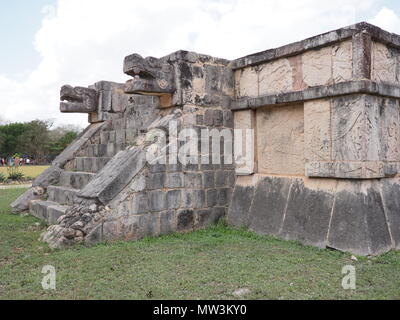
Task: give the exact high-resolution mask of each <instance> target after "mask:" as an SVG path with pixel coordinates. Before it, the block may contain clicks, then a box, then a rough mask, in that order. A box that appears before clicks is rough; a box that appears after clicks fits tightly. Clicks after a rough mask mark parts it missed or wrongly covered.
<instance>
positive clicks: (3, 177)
mask: <svg viewBox="0 0 400 320" xmlns="http://www.w3.org/2000/svg"><path fill="white" fill-rule="evenodd" d="M6 180H7V178H6V176H5V175H4V173H2V172H0V183H1V182H6Z"/></svg>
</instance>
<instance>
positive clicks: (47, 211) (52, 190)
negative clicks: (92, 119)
mask: <svg viewBox="0 0 400 320" xmlns="http://www.w3.org/2000/svg"><path fill="white" fill-rule="evenodd" d="M108 122H109V123H110V125H109V126H108V127H111V128H106V129H104V130H102V131H100V132H99V133H98V134H97V135H96V136H95V137H93V138H92V139H91V141H90V143H89V144H87V145H86V147H85V148H84V149H83V150H81V151H80V152H79V154H78V156H77V157H75V158H74V159H73V160H72V161H70V163H69V164H68V165H66V166H65V169H64V170H63V171H62V172H61V174H60V179H59V183H58V184H56V185H49V186H48V187H47V199H46V200H32V201H30V204H29V209H30V213H31V214H32V215H34V216H36V217H38V218H40V219H42V220H45V221H46V222H47V223H48V224H49V225H54V224H57V220H58V219H59V218H60V217H61V216H63V215H64V214H65V213H66V211H67V209H68V208H70V207H71V206H72V205H74V204H79V201H81V200H82V199H79V198H78V193H79V192H80V191H81V190H82V189H83V188H84V187H85V186H86V185H87V184H88V183H89V182H90V181H91V180H92V179H93V178H94V177H95V176H96V174H97V173H99V172H100V171H101V170H102V169H103V168H104V167H105V166H106V164H107V163H108V162H109V161H110V160H111V159H112V157H113V156H114V155H116V154H117V153H118V152H119V151H121V150H124V149H125V148H126V147H127V143H126V129H118V130H111V129H113V125H114V123H113V122H114V121H112V120H110V121H108ZM116 133H118V134H116ZM117 136H118V137H119V138H118V141H117V139H116V138H117Z"/></svg>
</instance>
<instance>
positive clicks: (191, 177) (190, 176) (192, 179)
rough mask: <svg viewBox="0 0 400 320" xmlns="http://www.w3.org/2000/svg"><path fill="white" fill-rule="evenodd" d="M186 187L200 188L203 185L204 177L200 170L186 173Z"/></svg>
mask: <svg viewBox="0 0 400 320" xmlns="http://www.w3.org/2000/svg"><path fill="white" fill-rule="evenodd" d="M184 180H185V188H188V189H199V188H202V187H203V177H202V174H201V173H200V172H199V173H197V172H186V173H185V174H184Z"/></svg>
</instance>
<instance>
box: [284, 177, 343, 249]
mask: <svg viewBox="0 0 400 320" xmlns="http://www.w3.org/2000/svg"><path fill="white" fill-rule="evenodd" d="M336 184H337V182H336V181H334V180H331V181H330V180H306V181H304V180H303V179H295V180H293V183H292V187H291V190H290V196H289V198H288V203H287V209H286V213H285V219H284V222H283V227H282V232H281V236H282V237H283V238H285V239H287V240H297V241H300V242H302V243H304V244H310V245H314V246H316V247H319V248H325V247H326V243H327V236H328V230H329V223H330V221H331V214H332V207H333V201H334V195H335V191H336Z"/></svg>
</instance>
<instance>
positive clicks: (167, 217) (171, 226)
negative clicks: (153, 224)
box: [160, 211, 177, 235]
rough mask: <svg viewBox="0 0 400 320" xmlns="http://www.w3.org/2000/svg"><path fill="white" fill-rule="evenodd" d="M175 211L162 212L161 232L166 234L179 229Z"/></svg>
mask: <svg viewBox="0 0 400 320" xmlns="http://www.w3.org/2000/svg"><path fill="white" fill-rule="evenodd" d="M176 224H177V223H176V213H175V211H166V212H162V213H160V234H161V235H165V234H169V233H172V232H175V231H176V230H177V225H176Z"/></svg>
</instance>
